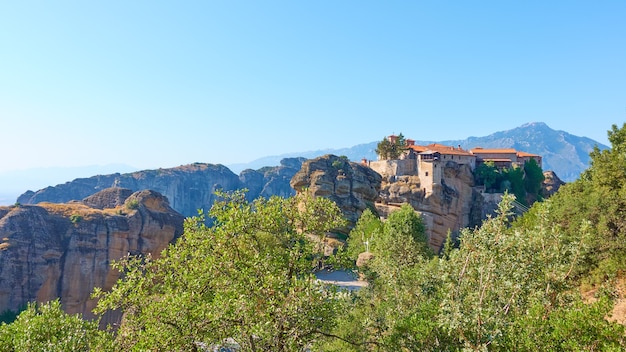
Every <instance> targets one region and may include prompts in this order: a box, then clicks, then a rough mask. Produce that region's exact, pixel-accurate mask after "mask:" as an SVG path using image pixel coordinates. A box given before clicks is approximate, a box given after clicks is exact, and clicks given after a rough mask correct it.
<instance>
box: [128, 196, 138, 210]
mask: <svg viewBox="0 0 626 352" xmlns="http://www.w3.org/2000/svg"><path fill="white" fill-rule="evenodd" d="M126 209H130V210H136V209H139V201H138V200H137V199H133V200H130V201H128V202H126Z"/></svg>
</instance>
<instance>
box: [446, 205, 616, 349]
mask: <svg viewBox="0 0 626 352" xmlns="http://www.w3.org/2000/svg"><path fill="white" fill-rule="evenodd" d="M511 202H512V197H511V196H505V197H504V199H503V201H502V203H501V204H500V208H499V212H498V216H497V217H495V218H492V219H489V220H487V221H486V222H485V223H484V224H483V226H482V227H481V228H480V229H478V230H476V231H468V230H464V231H463V233H462V235H461V245H460V247H459V249H458V250H453V251H452V253H451V254H450V259H449V260H447V261H442V267H441V270H442V272H441V276H442V278H443V281H444V284H443V285H442V293H441V294H442V296H443V299H442V301H441V307H442V310H441V312H440V314H439V316H438V319H439V322H440V324H442V325H443V326H444V327H445V328H446V329H447V331H448V333H449V335H450V336H458V337H459V339H460V341H461V342H462V344H463V346H464V347H465V348H468V349H472V350H483V349H492V350H511V349H515V348H514V347H515V346H516V344H515V341H516V339H517V338H518V335H519V334H520V331H519V329H522V326H524V325H525V324H531V323H532V324H533V326H542V324H544V322H543V321H542V319H545V318H546V317H554V319H555V320H553V321H551V322H550V324H556V323H557V319H558V318H557V317H562V316H568V317H569V318H568V319H570V320H569V322H568V324H571V326H570V327H569V328H568V329H570V333H568V336H569V337H570V338H571V339H573V341H572V342H571V343H572V345H576V346H585V348H583V349H587V348H592V346H593V345H592V344H591V345H590V344H589V343H588V342H587V341H588V340H590V339H591V340H592V339H593V338H594V337H596V335H595V334H596V333H598V331H595V332H594V331H580V332H579V333H578V335H576V333H574V331H573V330H571V329H577V327H581V326H584V325H585V324H597V326H604V324H608V323H606V322H605V321H604V315H603V314H596V315H594V316H589V317H588V318H587V319H596V320H595V321H593V322H591V321H587V322H585V321H583V320H581V319H580V318H579V317H577V316H575V315H568V314H569V312H571V311H573V310H575V309H580V307H579V306H576V304H575V302H580V301H581V299H580V294H578V293H577V291H576V290H575V289H574V287H575V284H576V282H575V280H573V277H572V275H573V273H574V268H575V267H577V266H578V265H580V263H581V262H582V261H583V259H584V256H585V253H587V252H588V249H589V245H590V243H592V240H593V237H592V236H591V232H590V231H589V230H590V228H589V226H588V224H587V225H583V227H580V228H579V236H580V237H579V238H578V239H576V240H574V239H572V238H570V237H568V236H565V235H564V234H563V233H561V231H560V229H559V227H558V226H554V225H553V224H552V223H551V220H550V218H551V214H550V212H551V209H552V204H551V202H550V200H549V201H547V202H544V203H537V205H536V210H535V211H534V212H533V213H532V216H533V218H534V219H533V221H527V222H520V224H521V223H524V225H523V226H521V225H520V226H510V225H511V224H510V222H509V221H510V209H511ZM596 308H598V307H596ZM596 308H593V309H596ZM602 311H604V312H606V310H605V309H604V308H602ZM531 313H532V314H531ZM513 327H516V328H513ZM545 327H546V328H547V327H548V326H547V325H546V326H545ZM619 329H620V328H619V327H618V326H617V325H616V324H615V325H611V324H609V325H608V327H607V330H606V331H605V332H607V335H606V336H607V337H610V336H612V340H611V342H610V343H615V344H617V345H618V346H619V345H620V344H622V343H623V342H621V340H620V339H616V338H615V337H616V336H618V335H619V334H617V335H613V334H612V333H611V331H619ZM621 329H622V330H621V331H622V333H623V328H621ZM555 331H556V330H555ZM603 331H604V330H603ZM540 332H541V328H538V329H537V331H535V333H536V334H537V335H532V334H530V335H528V336H529V339H528V341H531V340H532V341H533V342H534V348H535V349H536V350H551V349H552V347H551V346H555V344H558V343H559V340H560V338H562V336H560V335H558V334H556V333H555V334H552V335H551V334H549V333H548V334H546V335H541V334H540ZM538 337H541V339H539V340H537V338H538ZM621 346H622V347H624V346H623V345H621ZM557 349H558V348H557ZM521 350H524V349H521Z"/></svg>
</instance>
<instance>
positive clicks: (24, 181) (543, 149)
mask: <svg viewBox="0 0 626 352" xmlns="http://www.w3.org/2000/svg"><path fill="white" fill-rule="evenodd" d="M405 137H406V138H412V139H415V136H411V135H405ZM383 138H384V136H383V135H381V138H380V140H382V139H383ZM380 140H378V141H374V142H369V143H363V144H358V145H355V146H353V147H348V148H339V149H323V150H313V151H305V152H291V153H286V154H281V155H274V156H267V157H264V158H260V159H256V160H253V161H251V162H249V163H239V164H230V165H226V166H227V167H228V168H229V169H230V170H231V171H233V173H235V174H240V173H241V172H242V171H244V170H259V169H261V168H263V167H267V166H278V165H280V162H281V160H283V159H285V158H294V157H303V158H306V159H313V158H316V157H319V156H322V155H326V154H334V155H338V156H346V157H348V159H350V160H352V161H355V162H359V161H360V160H361V159H363V158H366V159H369V160H376V159H377V155H376V152H375V150H376V145H377V144H378V143H379V142H380ZM434 142H437V143H442V144H446V145H452V146H457V145H460V146H461V147H463V148H465V149H470V148H474V147H478V146H480V147H484V148H515V149H517V150H522V151H525V152H529V153H533V154H538V155H541V156H542V157H543V169H544V170H551V171H554V172H555V173H556V174H557V175H558V176H559V178H561V179H562V180H564V181H566V182H571V181H574V180H575V179H576V178H578V176H579V175H580V173H581V172H582V171H584V170H585V169H586V168H587V167H588V165H589V152H591V150H593V147H594V146H595V145H597V146H598V147H599V148H600V149H607V148H608V147H607V146H606V145H603V144H601V143H599V142H597V141H594V140H593V139H590V138H587V137H579V136H574V135H572V134H569V133H567V132H565V131H558V130H553V129H551V128H550V127H549V126H547V125H546V124H545V123H542V122H533V123H528V124H525V125H522V126H520V127H517V128H514V129H511V130H507V131H500V132H495V133H493V134H490V135H488V136H484V137H468V138H466V139H464V140H446V141H432V140H421V141H416V143H417V144H430V143H434ZM100 168H101V169H98V170H96V169H94V167H91V169H93V170H94V172H93V173H91V174H89V175H105V174H112V173H124V172H132V171H137V170H133V168H132V167H129V166H127V165H121V166H119V167H118V169H115V170H113V169H112V166H111V165H109V166H107V167H106V171H105V170H104V168H105V167H100ZM51 170H52V171H53V172H52V171H51ZM87 170H90V167H82V168H48V169H45V168H42V169H33V170H23V171H15V172H9V173H2V174H0V185H2V190H1V191H0V205H1V204H6V205H8V204H13V203H14V202H15V200H16V199H17V197H18V196H19V195H20V194H22V193H23V192H25V191H26V190H29V189H30V190H33V189H38V188H37V187H41V188H44V187H46V186H51V185H55V184H56V185H58V184H61V183H63V182H67V181H68V180H74V179H76V178H80V177H88V174H87V173H86V172H87ZM53 175H54V177H50V176H53ZM63 175H65V176H63ZM241 176H243V175H241ZM63 177H64V178H63ZM32 180H36V181H32ZM44 180H48V181H49V182H48V183H44Z"/></svg>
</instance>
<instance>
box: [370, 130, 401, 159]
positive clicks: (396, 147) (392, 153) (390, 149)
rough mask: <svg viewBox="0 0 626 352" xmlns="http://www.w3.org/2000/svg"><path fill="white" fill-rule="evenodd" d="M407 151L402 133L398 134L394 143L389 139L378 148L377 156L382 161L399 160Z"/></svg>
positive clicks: (385, 139)
mask: <svg viewBox="0 0 626 352" xmlns="http://www.w3.org/2000/svg"><path fill="white" fill-rule="evenodd" d="M405 151H406V139H405V138H404V135H402V133H400V134H398V135H397V136H396V138H395V140H394V142H393V143H392V142H391V141H390V140H389V139H388V138H387V137H385V138H383V140H382V141H380V142H379V143H378V145H377V146H376V154H378V156H379V157H380V159H382V160H389V159H392V160H393V159H398V158H399V157H400V155H402V153H404V152H405Z"/></svg>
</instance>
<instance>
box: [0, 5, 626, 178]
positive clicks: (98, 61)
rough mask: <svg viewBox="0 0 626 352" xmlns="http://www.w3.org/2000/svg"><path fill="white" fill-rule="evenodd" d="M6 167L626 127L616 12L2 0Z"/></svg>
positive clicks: (596, 132) (625, 22)
mask: <svg viewBox="0 0 626 352" xmlns="http://www.w3.org/2000/svg"><path fill="white" fill-rule="evenodd" d="M0 64H1V65H2V69H1V70H0V141H1V143H2V147H3V148H2V150H3V152H2V153H1V155H0V173H1V172H4V171H8V170H16V169H26V168H33V167H47V166H79V165H94V164H110V163H123V164H127V165H131V166H134V167H137V168H158V167H172V166H177V165H181V164H186V163H191V162H196V161H199V162H209V163H222V164H231V163H238V162H247V161H251V160H254V159H257V158H259V157H263V156H268V155H277V154H283V153H287V152H297V151H308V150H316V149H325V148H342V147H349V146H353V145H355V144H360V143H367V142H371V141H378V140H380V139H382V138H383V136H385V135H387V134H390V133H392V132H395V133H398V132H402V133H403V134H404V135H405V136H407V137H409V138H413V139H418V140H424V139H428V140H445V139H462V138H466V137H469V136H483V135H487V134H490V133H493V132H496V131H500V130H507V129H511V128H515V127H517V126H520V125H522V124H524V123H527V122H533V121H542V122H545V123H547V124H548V125H549V126H550V127H552V128H554V129H559V130H565V131H567V132H570V133H572V134H575V135H579V136H587V137H590V138H593V139H596V140H597V141H599V142H601V143H605V144H606V143H608V142H607V140H606V131H607V130H608V129H609V128H610V126H611V125H612V124H618V125H620V126H621V124H622V123H623V122H624V121H626V1H581V2H579V1H362V0H359V1H336V0H328V1H221V0H220V1H197V2H196V1H134V0H133V1H99V2H96V1H28V0H25V1H5V2H2V3H1V4H0Z"/></svg>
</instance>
